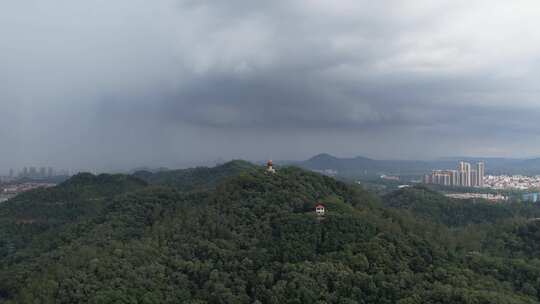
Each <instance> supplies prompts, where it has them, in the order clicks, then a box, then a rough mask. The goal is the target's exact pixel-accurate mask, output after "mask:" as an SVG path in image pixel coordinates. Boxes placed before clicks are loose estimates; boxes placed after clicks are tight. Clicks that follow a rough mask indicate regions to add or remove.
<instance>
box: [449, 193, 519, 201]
mask: <svg viewBox="0 0 540 304" xmlns="http://www.w3.org/2000/svg"><path fill="white" fill-rule="evenodd" d="M445 196H446V197H450V198H455V199H485V200H488V201H492V202H501V201H508V199H509V198H508V196H506V195H502V194H493V193H446V194H445Z"/></svg>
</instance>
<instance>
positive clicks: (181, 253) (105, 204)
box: [0, 161, 540, 304]
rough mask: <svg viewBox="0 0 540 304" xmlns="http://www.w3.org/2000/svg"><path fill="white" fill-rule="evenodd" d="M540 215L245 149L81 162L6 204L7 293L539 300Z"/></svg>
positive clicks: (234, 299)
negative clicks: (123, 167) (326, 172)
mask: <svg viewBox="0 0 540 304" xmlns="http://www.w3.org/2000/svg"><path fill="white" fill-rule="evenodd" d="M319 202H321V203H324V204H325V205H326V208H327V212H326V214H325V215H324V216H323V217H320V216H317V215H316V214H315V212H314V206H315V205H316V204H317V203H319ZM539 217H540V208H538V207H536V206H535V205H502V204H501V205H498V204H489V203H487V202H482V201H474V202H473V201H456V200H452V199H449V198H446V197H444V196H442V195H440V194H438V193H437V192H435V191H432V190H430V189H428V188H424V187H414V188H409V189H401V190H398V191H395V192H392V193H389V194H387V195H385V196H377V195H375V194H373V193H371V192H368V191H366V190H364V189H363V188H361V187H360V186H359V185H349V184H346V183H343V182H339V181H336V180H335V179H332V178H330V177H326V176H322V175H319V174H316V173H312V172H309V171H306V170H303V169H299V168H295V167H286V168H278V172H277V173H276V174H269V173H267V172H266V171H265V170H264V168H262V167H258V166H255V165H252V164H250V163H247V162H243V161H233V162H230V163H227V164H224V165H222V166H218V167H215V168H195V169H188V170H177V171H167V172H159V173H150V172H137V173H135V174H134V175H132V176H129V175H98V176H94V175H91V174H79V175H76V176H74V177H72V178H71V179H69V180H67V181H66V182H64V183H62V184H60V185H59V186H57V187H54V188H50V189H42V190H36V191H32V192H28V193H25V194H22V195H19V196H17V197H16V198H14V199H12V200H10V201H8V202H6V203H3V204H1V205H0V303H6V304H7V303H10V304H11V303H141V304H143V303H144V304H150V303H193V304H195V303H197V304H202V303H215V304H218V303H250V304H251V303H276V304H277V303H340V304H347V303H389V304H390V303H400V304H413V303H418V304H420V303H471V304H472V303H475V304H476V303H479V304H481V303H505V304H507V303H540V293H539V292H540V259H538V256H540V221H537V220H536V219H537V218H539Z"/></svg>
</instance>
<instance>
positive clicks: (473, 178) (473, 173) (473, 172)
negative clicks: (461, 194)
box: [471, 170, 478, 187]
mask: <svg viewBox="0 0 540 304" xmlns="http://www.w3.org/2000/svg"><path fill="white" fill-rule="evenodd" d="M471 187H478V171H476V170H471Z"/></svg>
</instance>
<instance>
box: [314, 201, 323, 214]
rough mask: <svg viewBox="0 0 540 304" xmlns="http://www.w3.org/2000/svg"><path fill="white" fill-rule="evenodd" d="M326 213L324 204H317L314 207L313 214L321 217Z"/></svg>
mask: <svg viewBox="0 0 540 304" xmlns="http://www.w3.org/2000/svg"><path fill="white" fill-rule="evenodd" d="M325 213H326V206H325V205H324V204H321V203H318V204H317V205H315V214H317V215H318V216H323V215H324V214H325Z"/></svg>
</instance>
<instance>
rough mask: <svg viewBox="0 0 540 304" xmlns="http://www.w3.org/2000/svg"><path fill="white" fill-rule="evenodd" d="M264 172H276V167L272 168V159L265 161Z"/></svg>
mask: <svg viewBox="0 0 540 304" xmlns="http://www.w3.org/2000/svg"><path fill="white" fill-rule="evenodd" d="M266 172H269V173H272V174H274V173H276V169H274V163H273V162H272V160H269V161H268V162H267V163H266Z"/></svg>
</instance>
